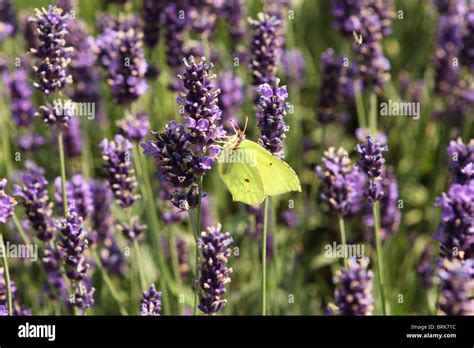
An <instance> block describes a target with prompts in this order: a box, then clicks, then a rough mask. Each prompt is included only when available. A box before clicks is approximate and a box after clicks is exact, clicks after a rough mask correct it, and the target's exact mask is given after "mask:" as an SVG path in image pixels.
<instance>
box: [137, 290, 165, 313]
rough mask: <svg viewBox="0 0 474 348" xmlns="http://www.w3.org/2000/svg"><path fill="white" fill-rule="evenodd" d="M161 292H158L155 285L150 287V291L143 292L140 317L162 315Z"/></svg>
mask: <svg viewBox="0 0 474 348" xmlns="http://www.w3.org/2000/svg"><path fill="white" fill-rule="evenodd" d="M160 313H161V291H156V288H155V284H151V285H150V289H149V290H148V291H144V292H143V297H142V300H141V302H140V315H160Z"/></svg>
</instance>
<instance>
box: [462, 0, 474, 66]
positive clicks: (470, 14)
mask: <svg viewBox="0 0 474 348" xmlns="http://www.w3.org/2000/svg"><path fill="white" fill-rule="evenodd" d="M465 22H466V27H465V29H464V35H463V41H462V49H461V52H460V60H461V63H462V64H464V65H465V66H466V67H467V68H468V69H470V70H471V71H474V2H472V1H471V6H470V8H469V9H468V10H467V12H466V15H465Z"/></svg>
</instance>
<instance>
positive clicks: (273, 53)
mask: <svg viewBox="0 0 474 348" xmlns="http://www.w3.org/2000/svg"><path fill="white" fill-rule="evenodd" d="M249 23H250V25H251V26H252V29H253V34H252V40H251V41H250V52H251V55H252V56H251V59H250V65H249V67H250V69H251V70H252V84H253V85H254V86H260V85H261V84H264V83H268V84H269V85H273V84H274V83H275V79H276V77H275V74H276V63H277V50H278V48H279V37H278V32H279V28H280V26H281V20H280V19H278V18H277V17H274V16H271V15H269V14H264V13H259V14H258V16H257V19H249Z"/></svg>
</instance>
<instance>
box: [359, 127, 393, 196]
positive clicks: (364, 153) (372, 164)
mask: <svg viewBox="0 0 474 348" xmlns="http://www.w3.org/2000/svg"><path fill="white" fill-rule="evenodd" d="M354 151H355V152H356V153H357V154H358V155H359V161H358V162H357V165H358V166H359V168H360V169H361V170H362V172H363V173H364V174H365V175H366V176H367V178H368V179H369V187H368V190H367V191H366V192H365V193H364V195H365V197H366V198H367V200H368V201H369V203H374V202H377V201H380V200H381V199H382V197H383V191H382V188H381V186H380V182H378V181H379V179H380V175H381V174H382V166H383V164H384V163H385V159H384V158H383V152H385V151H388V147H387V145H383V146H382V145H381V143H380V142H376V141H375V140H374V138H372V136H368V137H367V143H366V144H357V145H356V147H355V149H354Z"/></svg>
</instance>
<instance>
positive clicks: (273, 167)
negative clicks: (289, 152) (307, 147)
mask: <svg viewBox="0 0 474 348" xmlns="http://www.w3.org/2000/svg"><path fill="white" fill-rule="evenodd" d="M218 167H219V175H220V177H221V179H222V181H224V183H225V185H226V186H227V188H228V190H229V191H230V193H231V195H232V198H233V200H234V201H238V202H242V203H245V204H249V205H258V204H260V203H262V202H263V200H264V199H265V197H266V196H278V195H281V194H283V193H286V192H290V191H297V192H301V184H300V180H299V178H298V176H297V175H296V173H295V171H294V170H293V169H292V168H291V167H290V166H289V165H288V163H286V162H284V161H283V160H281V159H279V158H278V157H276V156H274V155H273V154H272V153H271V152H269V151H268V150H266V149H265V148H263V147H262V146H261V145H259V144H257V143H256V142H253V141H251V140H247V139H245V134H244V132H242V131H240V130H238V131H236V134H234V135H233V136H230V137H229V138H228V141H227V142H225V145H224V146H223V148H222V151H221V153H220V155H219V157H218Z"/></svg>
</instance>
